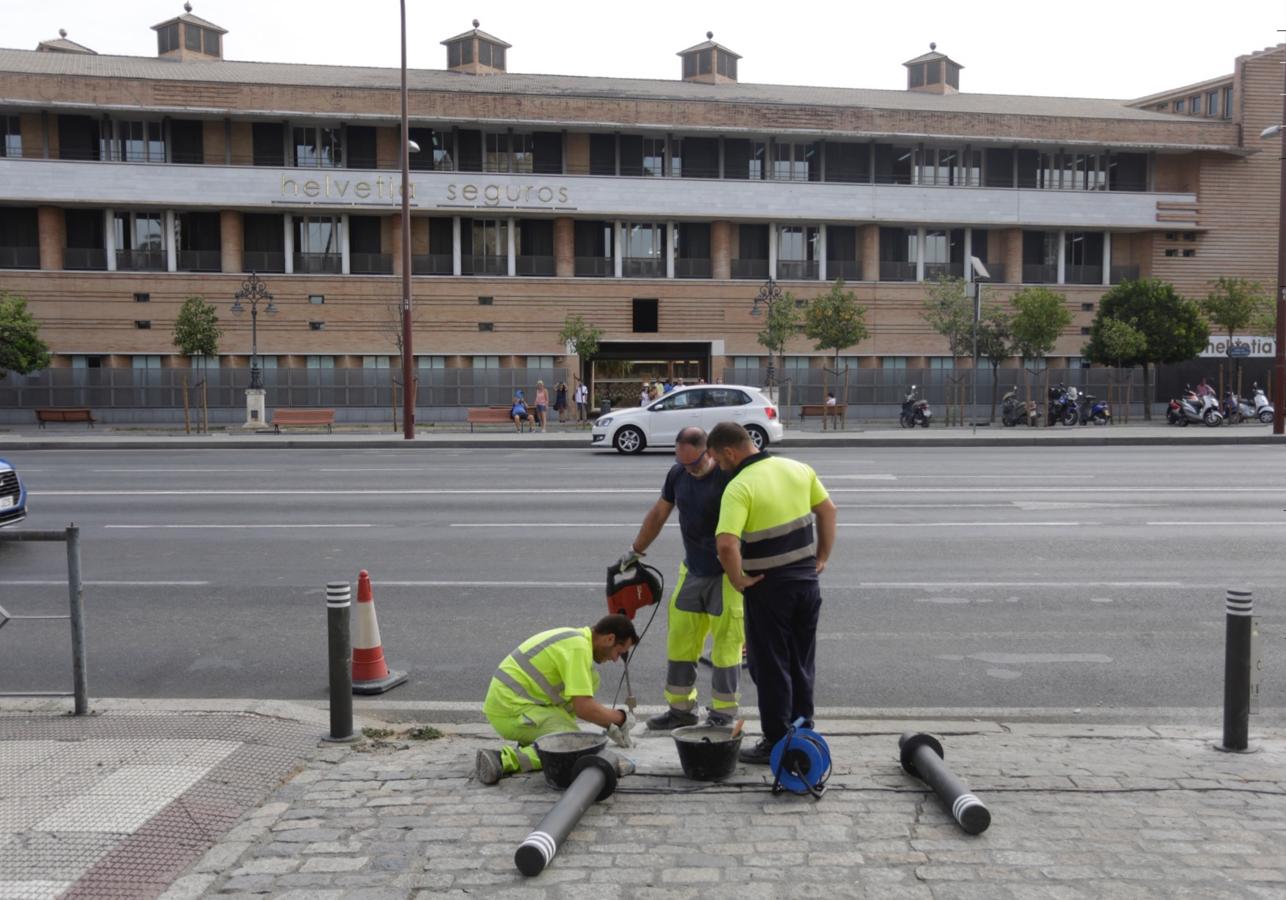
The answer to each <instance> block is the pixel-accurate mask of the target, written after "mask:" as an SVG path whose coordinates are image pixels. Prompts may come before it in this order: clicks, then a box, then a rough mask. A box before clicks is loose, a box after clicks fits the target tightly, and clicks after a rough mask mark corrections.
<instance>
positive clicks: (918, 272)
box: [915, 225, 924, 281]
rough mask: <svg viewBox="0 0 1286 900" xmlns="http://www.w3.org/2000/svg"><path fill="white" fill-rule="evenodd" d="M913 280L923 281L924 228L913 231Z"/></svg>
mask: <svg viewBox="0 0 1286 900" xmlns="http://www.w3.org/2000/svg"><path fill="white" fill-rule="evenodd" d="M915 280H916V281H924V226H923V225H921V226H920V227H919V228H917V229H916V230H915Z"/></svg>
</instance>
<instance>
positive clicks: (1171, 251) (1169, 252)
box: [1165, 247, 1179, 256]
mask: <svg viewBox="0 0 1286 900" xmlns="http://www.w3.org/2000/svg"><path fill="white" fill-rule="evenodd" d="M1165 255H1166V256H1178V255H1179V251H1178V250H1176V249H1175V248H1174V247H1167V248H1166V251H1165Z"/></svg>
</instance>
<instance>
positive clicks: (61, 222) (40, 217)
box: [36, 206, 67, 271]
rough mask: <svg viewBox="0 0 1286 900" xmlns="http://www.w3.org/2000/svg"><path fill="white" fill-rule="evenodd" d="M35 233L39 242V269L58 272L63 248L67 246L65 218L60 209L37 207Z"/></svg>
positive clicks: (55, 207)
mask: <svg viewBox="0 0 1286 900" xmlns="http://www.w3.org/2000/svg"><path fill="white" fill-rule="evenodd" d="M36 233H37V235H38V236H39V240H40V268H41V269H44V270H48V271H58V270H59V269H61V268H62V267H63V257H64V253H63V248H65V247H66V246H67V216H66V214H65V213H64V212H63V210H62V207H60V206H40V207H37V208H36Z"/></svg>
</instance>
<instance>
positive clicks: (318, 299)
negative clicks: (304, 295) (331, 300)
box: [308, 294, 326, 306]
mask: <svg viewBox="0 0 1286 900" xmlns="http://www.w3.org/2000/svg"><path fill="white" fill-rule="evenodd" d="M308 302H309V303H311V304H312V305H313V306H321V305H322V304H323V303H325V302H326V295H325V294H309V295H308Z"/></svg>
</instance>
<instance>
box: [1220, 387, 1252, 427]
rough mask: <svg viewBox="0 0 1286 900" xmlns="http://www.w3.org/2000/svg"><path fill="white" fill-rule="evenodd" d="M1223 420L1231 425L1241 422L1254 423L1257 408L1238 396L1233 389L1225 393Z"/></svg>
mask: <svg viewBox="0 0 1286 900" xmlns="http://www.w3.org/2000/svg"><path fill="white" fill-rule="evenodd" d="M1222 412H1223V418H1224V421H1225V422H1228V423H1229V424H1237V423H1239V422H1247V421H1254V420H1255V418H1256V416H1255V407H1253V406H1251V405H1250V403H1248V402H1247V401H1246V400H1244V399H1243V398H1241V397H1239V396H1237V393H1236V392H1235V391H1233V390H1232V389H1229V390H1226V391H1224V392H1223V410H1222Z"/></svg>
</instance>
